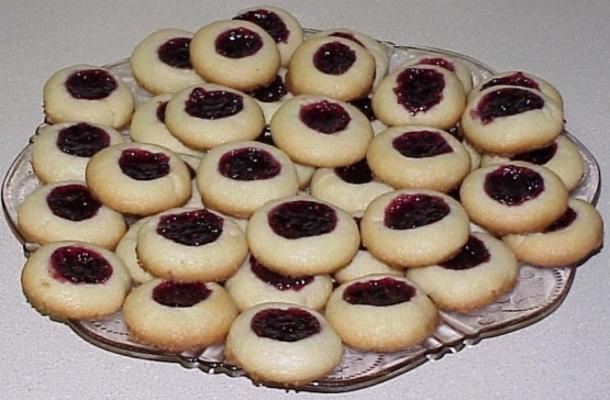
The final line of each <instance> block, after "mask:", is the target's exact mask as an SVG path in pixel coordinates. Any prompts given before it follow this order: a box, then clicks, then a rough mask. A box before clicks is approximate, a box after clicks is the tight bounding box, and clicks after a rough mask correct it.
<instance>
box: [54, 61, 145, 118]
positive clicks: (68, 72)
mask: <svg viewBox="0 0 610 400" xmlns="http://www.w3.org/2000/svg"><path fill="white" fill-rule="evenodd" d="M133 107H134V100H133V95H132V94H131V91H130V90H129V88H128V87H127V85H125V83H123V81H122V80H121V78H119V77H118V76H116V75H115V74H114V73H113V72H112V71H110V70H109V69H106V68H100V67H94V66H91V65H75V66H72V67H67V68H64V69H62V70H59V71H57V72H55V73H54V74H53V75H51V77H50V78H49V80H48V81H47V82H46V83H45V85H44V111H45V114H46V117H47V120H49V121H51V122H53V123H56V122H69V121H82V122H93V123H99V124H104V125H108V126H111V127H113V128H120V127H122V126H124V125H126V124H127V123H128V122H129V120H130V118H131V114H132V113H133Z"/></svg>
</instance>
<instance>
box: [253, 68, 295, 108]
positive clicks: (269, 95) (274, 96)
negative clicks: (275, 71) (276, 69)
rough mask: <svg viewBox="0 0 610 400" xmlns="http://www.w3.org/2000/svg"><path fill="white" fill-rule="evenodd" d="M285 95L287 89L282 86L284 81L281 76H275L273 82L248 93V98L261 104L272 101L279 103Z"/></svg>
mask: <svg viewBox="0 0 610 400" xmlns="http://www.w3.org/2000/svg"><path fill="white" fill-rule="evenodd" d="M287 93H288V89H286V85H284V80H283V79H282V77H281V76H279V75H276V77H275V79H274V80H273V82H271V83H270V84H268V85H267V86H263V87H260V88H258V89H256V90H254V91H253V92H250V96H252V97H254V98H255V99H256V100H258V101H262V102H263V103H273V102H274V101H280V100H281V99H282V97H284V96H286V94H287Z"/></svg>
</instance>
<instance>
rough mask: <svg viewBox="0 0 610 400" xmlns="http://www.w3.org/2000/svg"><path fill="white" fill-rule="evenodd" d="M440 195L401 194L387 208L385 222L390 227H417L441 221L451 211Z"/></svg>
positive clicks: (398, 228) (401, 228) (399, 228)
mask: <svg viewBox="0 0 610 400" xmlns="http://www.w3.org/2000/svg"><path fill="white" fill-rule="evenodd" d="M450 211H451V210H450V208H449V206H448V205H447V203H446V202H445V200H443V199H442V198H440V197H436V196H430V195H427V194H401V195H399V196H397V197H395V198H394V199H393V200H392V201H391V202H390V204H388V206H387V207H386V209H385V216H384V219H383V223H384V224H385V226H387V227H388V228H390V229H396V230H404V229H415V228H419V227H420V226H424V225H429V224H432V223H434V222H437V221H440V220H441V219H443V218H444V217H445V216H447V215H448V214H449V212H450Z"/></svg>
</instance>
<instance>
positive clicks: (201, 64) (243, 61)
mask: <svg viewBox="0 0 610 400" xmlns="http://www.w3.org/2000/svg"><path fill="white" fill-rule="evenodd" d="M190 53H191V61H192V63H193V67H194V68H195V71H197V73H199V75H201V76H202V77H203V78H204V79H205V80H206V81H208V82H212V83H217V84H219V85H225V86H229V87H232V88H234V89H237V90H243V91H248V90H254V89H256V88H257V87H260V86H265V85H268V84H269V83H271V81H273V79H274V78H275V76H276V75H277V72H278V70H279V69H280V52H279V50H278V47H277V45H276V43H275V41H274V40H273V38H272V37H271V36H270V35H269V34H268V33H267V32H265V30H264V29H262V28H261V27H259V26H258V25H256V24H253V23H252V22H248V21H238V20H233V21H216V22H213V23H211V24H208V25H206V26H204V27H203V28H201V29H199V30H198V31H197V32H196V33H195V36H194V37H193V40H192V41H191V46H190Z"/></svg>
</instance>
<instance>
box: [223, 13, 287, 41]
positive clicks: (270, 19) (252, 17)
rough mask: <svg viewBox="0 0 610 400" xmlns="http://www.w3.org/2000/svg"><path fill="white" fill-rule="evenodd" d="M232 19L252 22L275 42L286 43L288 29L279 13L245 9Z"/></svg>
mask: <svg viewBox="0 0 610 400" xmlns="http://www.w3.org/2000/svg"><path fill="white" fill-rule="evenodd" d="M234 19H239V20H243V21H249V22H252V23H254V24H256V25H258V26H260V27H261V28H263V30H264V31H265V32H267V33H268V34H269V36H271V37H272V38H273V40H275V42H276V43H287V42H288V37H289V36H290V31H289V30H288V27H287V26H286V24H285V23H284V21H282V18H280V16H279V15H277V14H276V13H274V12H273V11H270V10H265V9H258V10H251V11H246V12H245V13H243V14H240V15H238V16H237V17H235V18H234Z"/></svg>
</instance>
